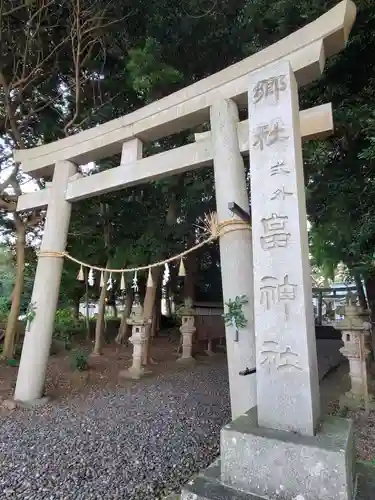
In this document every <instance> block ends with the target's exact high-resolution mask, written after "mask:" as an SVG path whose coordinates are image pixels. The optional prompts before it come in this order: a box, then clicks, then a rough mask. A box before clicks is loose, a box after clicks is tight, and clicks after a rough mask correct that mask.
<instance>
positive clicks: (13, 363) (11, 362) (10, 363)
mask: <svg viewBox="0 0 375 500" xmlns="http://www.w3.org/2000/svg"><path fill="white" fill-rule="evenodd" d="M7 365H8V366H13V367H17V366H18V365H19V362H18V360H17V359H8V360H7Z"/></svg>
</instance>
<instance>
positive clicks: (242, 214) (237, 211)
mask: <svg viewBox="0 0 375 500" xmlns="http://www.w3.org/2000/svg"><path fill="white" fill-rule="evenodd" d="M228 209H229V210H230V211H231V212H232V214H234V215H237V217H239V218H240V219H242V220H243V221H245V222H250V219H251V217H250V214H249V213H248V212H246V210H244V209H243V208H241V207H240V206H239V205H237V203H235V202H234V201H230V202H229V203H228Z"/></svg>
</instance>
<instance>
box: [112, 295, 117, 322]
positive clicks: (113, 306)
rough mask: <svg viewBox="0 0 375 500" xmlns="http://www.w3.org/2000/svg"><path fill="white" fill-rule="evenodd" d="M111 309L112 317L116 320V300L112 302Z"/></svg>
mask: <svg viewBox="0 0 375 500" xmlns="http://www.w3.org/2000/svg"><path fill="white" fill-rule="evenodd" d="M112 309H113V317H114V318H117V317H118V312H117V304H116V299H114V301H113V302H112Z"/></svg>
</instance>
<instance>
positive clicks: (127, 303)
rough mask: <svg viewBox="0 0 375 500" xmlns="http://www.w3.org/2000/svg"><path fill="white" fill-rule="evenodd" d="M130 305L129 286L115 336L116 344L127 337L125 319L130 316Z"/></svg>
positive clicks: (131, 291)
mask: <svg viewBox="0 0 375 500" xmlns="http://www.w3.org/2000/svg"><path fill="white" fill-rule="evenodd" d="M132 305H133V289H132V288H130V289H129V290H128V291H127V294H126V298H125V307H124V310H123V311H122V315H121V323H120V327H119V329H118V333H117V337H116V338H115V342H116V344H122V343H123V341H124V340H125V338H126V337H127V333H128V324H127V323H126V320H127V319H128V317H129V316H130V313H131V310H132Z"/></svg>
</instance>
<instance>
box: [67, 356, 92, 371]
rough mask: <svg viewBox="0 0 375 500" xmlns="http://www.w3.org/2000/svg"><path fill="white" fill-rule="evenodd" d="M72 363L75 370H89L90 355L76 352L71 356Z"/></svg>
mask: <svg viewBox="0 0 375 500" xmlns="http://www.w3.org/2000/svg"><path fill="white" fill-rule="evenodd" d="M71 364H72V368H73V370H77V371H79V372H83V371H87V370H88V369H89V362H88V357H87V355H86V354H85V353H83V352H75V353H73V354H72V357H71Z"/></svg>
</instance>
